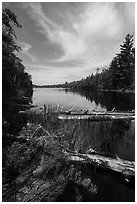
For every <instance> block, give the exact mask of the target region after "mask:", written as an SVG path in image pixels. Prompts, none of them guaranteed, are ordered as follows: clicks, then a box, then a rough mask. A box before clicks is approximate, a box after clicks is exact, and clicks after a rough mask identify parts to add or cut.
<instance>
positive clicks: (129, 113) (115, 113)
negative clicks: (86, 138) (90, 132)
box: [60, 110, 135, 116]
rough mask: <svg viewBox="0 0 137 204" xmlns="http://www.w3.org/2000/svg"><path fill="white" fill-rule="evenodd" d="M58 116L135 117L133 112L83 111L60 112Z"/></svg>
mask: <svg viewBox="0 0 137 204" xmlns="http://www.w3.org/2000/svg"><path fill="white" fill-rule="evenodd" d="M60 114H66V115H79V116H81V115H88V116H90V115H114V116H115V115H116V116H117V115H118V116H135V112H134V111H128V112H127V111H126V112H125V111H122V112H121V111H89V110H86V111H83V112H78V111H71V110H70V111H65V112H60Z"/></svg>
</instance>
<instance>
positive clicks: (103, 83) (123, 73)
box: [34, 34, 135, 91]
mask: <svg viewBox="0 0 137 204" xmlns="http://www.w3.org/2000/svg"><path fill="white" fill-rule="evenodd" d="M133 44H134V42H133V35H130V34H127V36H126V37H125V40H124V42H123V44H122V45H120V53H118V54H116V56H115V57H114V58H113V59H112V61H111V63H110V65H109V66H108V68H106V69H101V68H97V69H96V73H95V74H93V73H92V74H91V75H89V76H87V77H86V78H83V79H81V80H78V81H73V82H70V83H68V82H65V83H64V84H55V85H45V86H44V85H43V86H36V85H34V87H56V88H59V87H62V88H73V89H79V90H81V89H84V90H92V91H93V90H107V91H126V90H128V91H134V90H135V48H134V46H133ZM100 70H101V71H100Z"/></svg>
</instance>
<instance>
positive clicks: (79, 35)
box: [27, 3, 134, 66]
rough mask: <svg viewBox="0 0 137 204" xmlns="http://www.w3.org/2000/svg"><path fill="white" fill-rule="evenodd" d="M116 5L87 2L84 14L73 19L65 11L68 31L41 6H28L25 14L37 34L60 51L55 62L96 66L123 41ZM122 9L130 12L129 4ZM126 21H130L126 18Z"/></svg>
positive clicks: (119, 15) (122, 25)
mask: <svg viewBox="0 0 137 204" xmlns="http://www.w3.org/2000/svg"><path fill="white" fill-rule="evenodd" d="M81 5H82V6H83V4H79V5H78V7H79V6H81ZM116 6H117V5H116V3H92V4H91V3H86V6H84V9H83V12H81V13H80V14H78V17H77V18H76V20H74V19H75V18H72V15H73V13H72V10H70V12H67V18H68V19H66V16H62V19H64V22H65V23H68V24H69V26H70V29H68V28H67V29H66V26H64V24H62V25H59V24H57V23H56V22H55V21H54V22H53V20H51V19H50V18H48V16H46V14H45V12H44V10H43V9H42V5H41V4H40V3H29V4H27V9H28V14H29V15H30V17H31V18H32V19H33V20H34V21H35V23H36V24H37V26H38V27H39V32H41V33H42V34H43V35H45V36H46V37H48V38H49V40H50V41H51V42H52V43H58V44H59V45H60V46H61V48H62V49H63V51H64V54H63V56H62V57H61V58H59V59H56V61H58V62H63V61H69V60H75V59H79V61H83V62H84V63H89V61H90V64H91V63H92V64H94V65H95V66H96V65H97V64H98V62H99V60H100V62H101V60H102V62H103V64H104V61H106V59H108V57H109V60H110V58H111V57H112V55H113V54H114V53H115V52H117V51H118V45H119V42H121V40H123V34H124V31H125V30H124V22H125V19H123V16H124V15H125V13H124V14H121V9H120V8H117V7H116ZM124 7H125V9H126V11H127V12H129V13H131V10H130V9H129V7H128V4H126V3H125V5H124ZM53 15H54V14H53ZM133 17H134V15H133V16H132V15H130V18H132V20H133ZM124 18H126V15H125V16H124ZM66 20H67V21H68V22H67V21H66ZM72 20H73V21H72ZM126 20H127V22H129V21H131V19H128V18H126ZM112 47H113V50H112ZM111 53H112V54H111ZM98 56H99V57H98ZM107 61H108V60H107Z"/></svg>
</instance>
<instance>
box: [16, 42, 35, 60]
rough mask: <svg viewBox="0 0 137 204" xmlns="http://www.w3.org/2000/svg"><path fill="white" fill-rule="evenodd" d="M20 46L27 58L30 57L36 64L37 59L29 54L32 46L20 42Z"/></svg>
mask: <svg viewBox="0 0 137 204" xmlns="http://www.w3.org/2000/svg"><path fill="white" fill-rule="evenodd" d="M18 44H19V46H20V47H21V49H22V53H23V54H25V55H26V56H27V57H29V58H30V59H31V61H32V62H35V61H36V59H35V57H34V56H33V55H32V54H31V53H30V52H29V50H30V49H31V47H32V46H31V45H30V44H28V43H25V42H21V41H20V42H18Z"/></svg>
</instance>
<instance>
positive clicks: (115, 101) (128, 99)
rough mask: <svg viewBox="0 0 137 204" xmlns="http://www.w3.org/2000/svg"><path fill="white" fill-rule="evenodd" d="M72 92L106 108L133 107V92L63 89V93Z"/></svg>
mask: <svg viewBox="0 0 137 204" xmlns="http://www.w3.org/2000/svg"><path fill="white" fill-rule="evenodd" d="M68 92H72V93H78V94H80V95H81V96H82V97H85V98H86V99H87V100H89V101H90V102H91V103H92V102H93V101H94V102H95V103H96V105H101V107H105V108H106V109H107V110H112V109H113V108H114V107H115V108H116V110H121V111H128V110H129V111H131V110H133V109H134V107H135V94H134V93H117V92H102V91H96V92H95V91H94V92H91V91H82V90H79V91H78V90H77V91H75V90H71V89H69V90H65V93H68Z"/></svg>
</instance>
